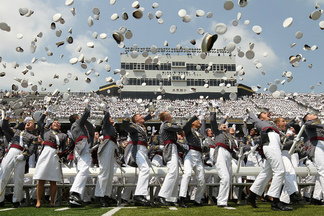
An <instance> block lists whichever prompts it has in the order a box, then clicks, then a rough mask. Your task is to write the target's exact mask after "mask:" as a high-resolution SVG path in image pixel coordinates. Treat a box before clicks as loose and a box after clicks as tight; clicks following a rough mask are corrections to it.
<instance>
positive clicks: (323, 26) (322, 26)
mask: <svg viewBox="0 0 324 216" xmlns="http://www.w3.org/2000/svg"><path fill="white" fill-rule="evenodd" d="M318 25H319V27H320V29H321V30H324V21H321V22H319V23H318Z"/></svg>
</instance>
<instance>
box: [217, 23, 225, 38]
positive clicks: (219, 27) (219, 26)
mask: <svg viewBox="0 0 324 216" xmlns="http://www.w3.org/2000/svg"><path fill="white" fill-rule="evenodd" d="M226 31H227V26H226V25H225V24H224V23H218V24H216V26H215V32H216V33H217V34H219V35H222V34H225V33H226Z"/></svg>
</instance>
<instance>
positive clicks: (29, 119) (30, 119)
mask: <svg viewBox="0 0 324 216" xmlns="http://www.w3.org/2000/svg"><path fill="white" fill-rule="evenodd" d="M32 120H33V118H32V117H30V116H28V117H26V118H25V119H24V122H25V123H27V122H29V121H32Z"/></svg>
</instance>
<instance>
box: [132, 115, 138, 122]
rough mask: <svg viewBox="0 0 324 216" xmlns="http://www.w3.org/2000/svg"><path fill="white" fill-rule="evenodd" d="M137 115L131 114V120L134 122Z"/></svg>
mask: <svg viewBox="0 0 324 216" xmlns="http://www.w3.org/2000/svg"><path fill="white" fill-rule="evenodd" d="M137 115H138V114H135V115H133V117H132V122H134V123H135V120H136V116H137Z"/></svg>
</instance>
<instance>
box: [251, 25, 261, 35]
mask: <svg viewBox="0 0 324 216" xmlns="http://www.w3.org/2000/svg"><path fill="white" fill-rule="evenodd" d="M252 31H253V32H254V33H255V34H257V35H259V34H261V32H262V28H261V26H258V25H255V26H253V27H252Z"/></svg>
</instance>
